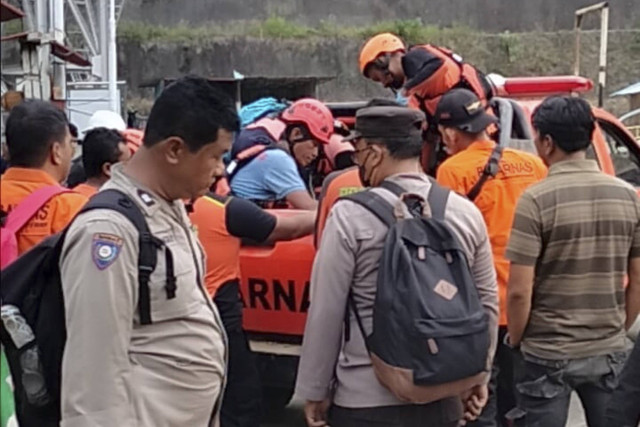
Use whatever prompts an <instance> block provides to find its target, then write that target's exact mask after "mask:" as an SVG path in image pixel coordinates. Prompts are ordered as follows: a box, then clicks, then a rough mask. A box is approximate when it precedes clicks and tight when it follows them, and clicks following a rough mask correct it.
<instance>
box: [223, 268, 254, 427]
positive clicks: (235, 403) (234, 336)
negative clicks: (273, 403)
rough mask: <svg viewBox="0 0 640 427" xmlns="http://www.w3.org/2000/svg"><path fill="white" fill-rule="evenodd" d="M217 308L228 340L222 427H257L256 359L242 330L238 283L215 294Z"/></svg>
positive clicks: (227, 284) (229, 283)
mask: <svg viewBox="0 0 640 427" xmlns="http://www.w3.org/2000/svg"><path fill="white" fill-rule="evenodd" d="M213 301H214V303H215V304H216V306H217V307H218V311H219V312H220V317H222V323H223V325H224V328H225V331H226V333H227V338H228V340H229V366H228V370H227V387H226V389H225V393H224V397H223V399H222V409H221V415H220V425H221V427H256V426H259V425H260V418H261V405H262V389H261V384H260V373H259V371H258V366H257V363H256V356H255V354H253V353H252V352H251V349H250V348H249V342H248V340H247V337H246V335H245V333H244V331H243V329H242V302H241V300H240V291H239V284H238V281H237V280H236V281H231V282H227V283H225V284H224V285H222V286H221V287H220V288H219V289H218V292H217V293H216V295H215V297H214V299H213Z"/></svg>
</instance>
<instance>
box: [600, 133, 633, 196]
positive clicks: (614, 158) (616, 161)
mask: <svg viewBox="0 0 640 427" xmlns="http://www.w3.org/2000/svg"><path fill="white" fill-rule="evenodd" d="M598 124H599V125H600V128H601V129H602V133H603V135H604V138H605V140H606V142H607V150H608V151H609V155H610V156H611V162H612V163H613V168H614V169H615V171H616V176H617V177H618V178H620V179H622V180H624V181H626V182H628V183H629V184H632V185H634V186H636V187H640V152H639V150H638V147H637V146H635V144H633V141H630V140H628V139H629V138H627V137H626V135H625V134H623V133H622V132H620V130H619V129H618V128H617V127H616V126H615V125H614V124H612V123H609V122H605V121H600V122H599V123H598Z"/></svg>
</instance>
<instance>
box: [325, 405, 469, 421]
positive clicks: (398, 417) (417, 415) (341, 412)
mask: <svg viewBox="0 0 640 427" xmlns="http://www.w3.org/2000/svg"><path fill="white" fill-rule="evenodd" d="M461 418H462V402H461V401H460V399H459V398H448V399H443V400H440V401H438V402H433V403H429V404H427V405H402V406H383V407H377V408H357V409H354V408H343V407H341V406H336V405H334V406H332V407H331V409H330V411H329V424H330V425H331V427H457V425H458V422H459V420H460V419H461Z"/></svg>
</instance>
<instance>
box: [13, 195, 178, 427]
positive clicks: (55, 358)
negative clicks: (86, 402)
mask: <svg viewBox="0 0 640 427" xmlns="http://www.w3.org/2000/svg"><path fill="white" fill-rule="evenodd" d="M94 209H112V210H115V211H117V212H119V213H121V214H122V215H124V216H125V217H127V218H128V219H129V220H130V221H131V223H132V224H133V225H134V226H135V227H136V228H137V230H138V232H139V241H140V253H139V257H138V290H139V300H138V313H139V315H140V323H141V324H143V325H144V324H150V323H151V309H150V298H149V279H150V276H151V273H152V272H153V271H154V270H155V267H156V261H157V251H158V250H159V249H161V248H163V247H164V250H165V256H166V257H167V282H166V291H167V298H169V299H170V298H174V297H175V292H176V279H175V276H174V272H173V256H172V254H171V252H170V250H169V248H167V247H166V246H165V245H164V244H163V242H162V241H161V240H160V239H158V238H156V237H154V236H153V235H152V234H151V233H150V231H149V227H148V225H147V222H146V220H145V218H144V215H143V213H142V212H141V211H140V209H139V208H138V206H137V205H136V204H135V202H133V201H132V200H131V199H130V198H129V196H127V195H126V194H124V193H122V192H120V191H118V190H105V191H102V192H99V193H98V194H96V195H95V196H93V197H92V198H91V199H90V200H89V202H88V203H87V204H86V205H85V206H84V207H83V209H82V210H81V211H80V213H79V214H81V213H84V212H87V211H90V210H94ZM68 229H69V226H67V228H66V229H65V230H64V231H62V232H61V233H58V234H56V235H53V236H51V237H50V238H48V239H46V240H45V241H43V242H41V243H40V244H38V245H36V246H35V247H33V248H32V249H31V250H29V251H28V252H26V253H25V254H23V255H22V256H20V258H18V259H17V260H15V261H14V262H12V263H11V264H10V265H9V266H7V267H6V268H5V269H3V270H2V272H1V273H0V274H1V279H0V280H1V281H2V289H1V291H0V295H1V299H2V313H3V322H2V330H1V331H0V341H1V342H2V345H3V347H4V351H5V353H6V357H7V362H8V364H9V368H10V371H11V377H12V379H13V384H14V400H15V409H16V415H17V418H18V422H19V424H20V426H21V427H31V426H33V427H48V426H58V425H59V423H60V418H61V416H60V392H61V390H60V389H61V383H60V380H61V368H62V355H63V351H64V345H65V342H66V329H65V311H64V298H63V293H62V282H61V277H60V268H59V261H60V255H61V252H62V246H63V243H64V239H65V236H66V232H67V230H68ZM10 306H13V307H10ZM16 308H17V312H16ZM9 311H12V312H13V313H12V315H11V320H7V319H5V315H6V314H8V313H9ZM7 322H11V326H10V324H9V323H7ZM24 322H26V325H28V328H30V329H31V332H32V335H33V336H34V339H32V340H30V341H29V342H27V343H26V344H25V343H22V342H21V343H18V344H19V345H18V346H16V343H14V339H13V338H12V334H11V333H10V331H13V333H14V335H13V336H15V330H16V325H18V326H22V327H24V326H25V325H20V323H24ZM27 335H29V334H27ZM23 336H24V335H23Z"/></svg>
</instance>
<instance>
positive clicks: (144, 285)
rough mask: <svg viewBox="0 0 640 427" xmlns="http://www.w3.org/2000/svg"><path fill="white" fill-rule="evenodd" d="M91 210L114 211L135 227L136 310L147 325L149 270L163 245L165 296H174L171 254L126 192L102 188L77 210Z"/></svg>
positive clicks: (174, 287)
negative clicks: (137, 235)
mask: <svg viewBox="0 0 640 427" xmlns="http://www.w3.org/2000/svg"><path fill="white" fill-rule="evenodd" d="M94 209H111V210H114V211H116V212H118V213H120V214H122V215H124V216H125V217H126V218H127V219H129V221H131V223H132V224H133V225H134V226H135V227H136V229H137V230H138V234H139V243H140V252H139V254H138V293H139V296H138V313H139V315H140V323H141V324H142V325H149V324H151V323H152V320H151V298H150V292H149V280H150V278H151V273H153V271H154V270H155V268H156V263H157V251H158V249H159V248H162V247H164V249H165V257H166V273H167V277H166V286H165V289H166V292H167V298H168V299H172V298H175V292H176V278H175V274H174V268H173V254H172V253H171V250H170V249H169V248H168V247H166V246H165V245H164V242H163V241H162V240H160V239H158V238H157V237H155V236H154V235H152V234H151V231H150V230H149V225H148V224H147V220H146V219H145V217H144V214H143V213H142V211H141V210H140V208H139V207H138V206H137V205H136V203H135V202H134V201H133V200H131V198H130V197H129V196H128V195H126V194H125V193H123V192H121V191H119V190H115V189H109V190H104V191H101V192H99V193H98V194H96V195H95V196H93V198H91V199H90V200H89V202H88V203H87V204H86V205H85V206H84V208H82V210H81V211H80V213H84V212H87V211H90V210H94Z"/></svg>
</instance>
